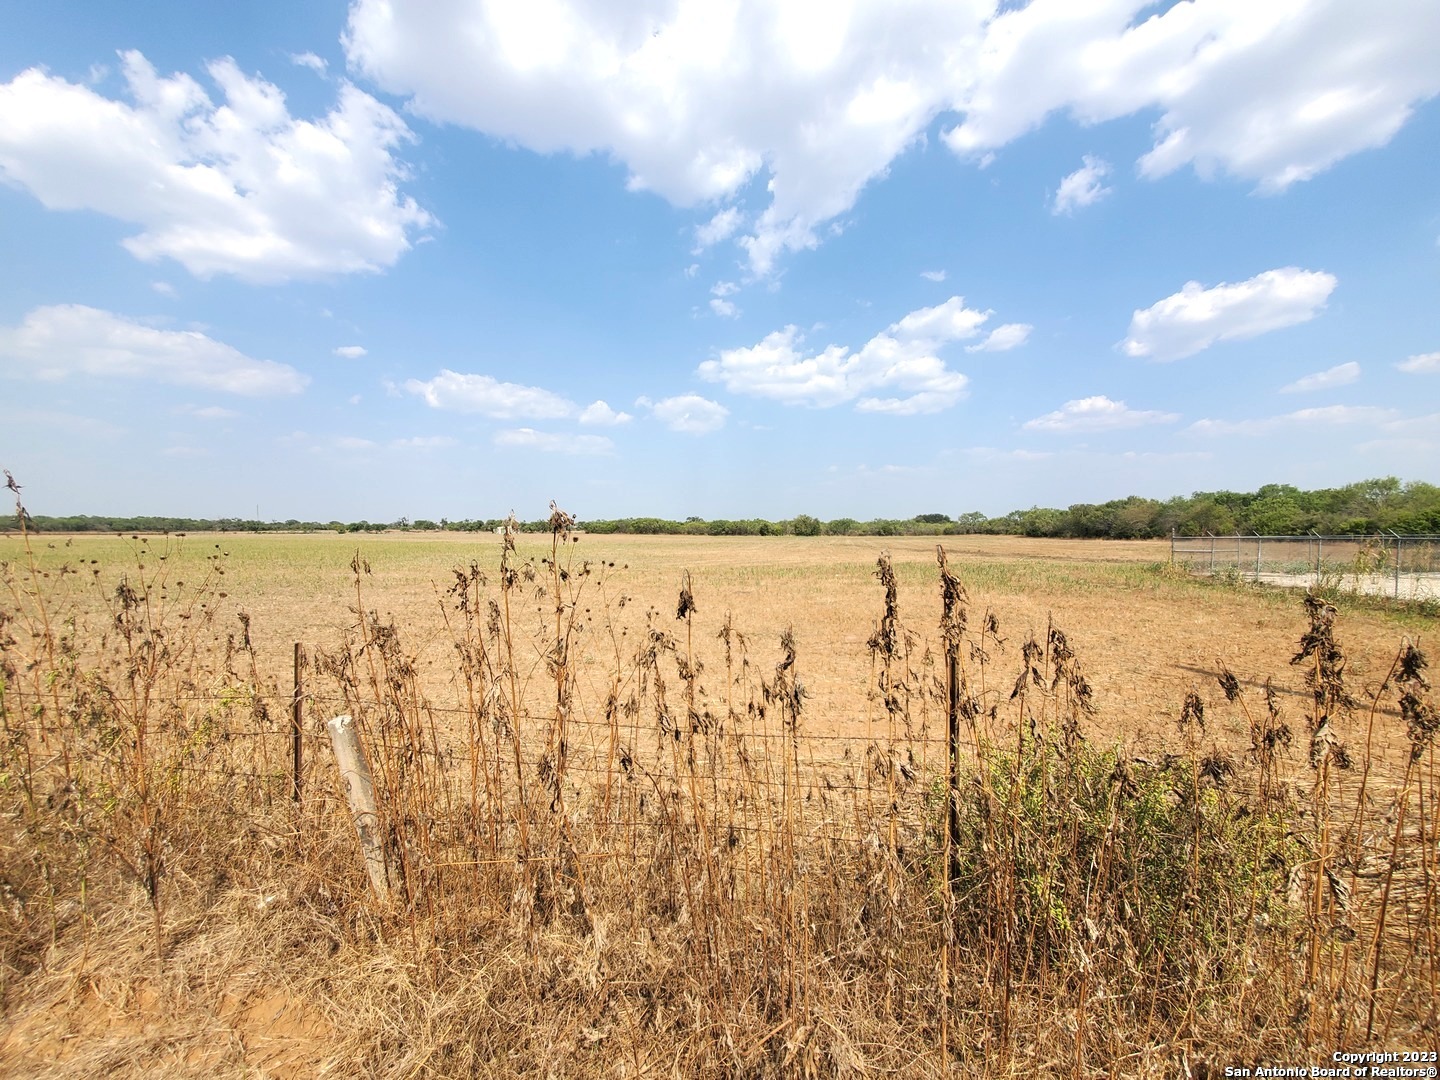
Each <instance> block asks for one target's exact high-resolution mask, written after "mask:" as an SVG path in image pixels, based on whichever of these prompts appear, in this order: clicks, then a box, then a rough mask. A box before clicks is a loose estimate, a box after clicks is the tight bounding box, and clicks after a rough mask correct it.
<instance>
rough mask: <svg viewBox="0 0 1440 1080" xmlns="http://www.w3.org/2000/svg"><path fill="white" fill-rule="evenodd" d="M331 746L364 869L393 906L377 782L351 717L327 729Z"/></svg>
mask: <svg viewBox="0 0 1440 1080" xmlns="http://www.w3.org/2000/svg"><path fill="white" fill-rule="evenodd" d="M326 727H328V728H329V729H330V743H331V745H332V746H334V747H335V761H336V763H337V764H338V765H339V766H340V779H341V780H342V781H343V782H344V784H345V795H346V797H347V798H348V799H349V801H350V813H351V814H352V815H353V816H354V818H355V832H356V834H357V835H358V836H359V837H360V852H361V854H362V855H364V856H365V869H366V871H367V872H368V873H369V875H370V887H371V888H372V889H373V890H374V891H375V895H376V897H378V898H379V899H380V901H381V902H382V903H386V904H388V903H389V902H390V875H389V874H388V873H387V872H386V863H385V841H384V838H383V837H382V836H381V835H380V814H379V810H378V808H377V807H376V805H375V782H374V781H373V780H372V779H371V777H370V763H369V762H368V761H366V760H365V750H364V748H363V747H362V746H361V745H360V733H359V732H358V731H356V730H355V721H354V720H352V719H351V718H350V717H349V716H337V717H335V718H334V719H333V720H331V721H330V723H329V724H327V725H326Z"/></svg>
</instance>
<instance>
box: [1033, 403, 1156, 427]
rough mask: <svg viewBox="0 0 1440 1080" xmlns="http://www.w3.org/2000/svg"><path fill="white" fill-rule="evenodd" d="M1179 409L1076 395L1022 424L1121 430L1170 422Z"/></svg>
mask: <svg viewBox="0 0 1440 1080" xmlns="http://www.w3.org/2000/svg"><path fill="white" fill-rule="evenodd" d="M1179 419H1180V414H1179V413H1170V412H1159V411H1155V410H1146V409H1132V408H1130V406H1128V405H1126V404H1125V402H1123V401H1111V400H1110V399H1109V398H1108V397H1104V396H1103V395H1097V396H1095V397H1087V398H1077V399H1076V400H1074V401H1067V402H1066V403H1065V404H1064V405H1061V406H1060V408H1058V409H1056V410H1055V411H1054V412H1050V413H1046V414H1045V415H1044V416H1037V417H1036V418H1035V419H1034V420H1027V421H1025V423H1024V425H1022V426H1023V427H1024V428H1025V430H1026V431H1120V430H1124V429H1127V428H1137V427H1146V426H1148V425H1150V424H1173V423H1174V422H1175V421H1176V420H1179Z"/></svg>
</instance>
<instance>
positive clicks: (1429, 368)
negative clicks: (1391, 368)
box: [1395, 352, 1440, 375]
mask: <svg viewBox="0 0 1440 1080" xmlns="http://www.w3.org/2000/svg"><path fill="white" fill-rule="evenodd" d="M1395 366H1396V367H1397V368H1399V369H1400V370H1401V371H1404V372H1408V373H1409V374H1411V375H1440V352H1432V353H1419V354H1418V355H1416V356H1411V357H1409V358H1407V359H1405V360H1401V361H1400V363H1398V364H1396V365H1395Z"/></svg>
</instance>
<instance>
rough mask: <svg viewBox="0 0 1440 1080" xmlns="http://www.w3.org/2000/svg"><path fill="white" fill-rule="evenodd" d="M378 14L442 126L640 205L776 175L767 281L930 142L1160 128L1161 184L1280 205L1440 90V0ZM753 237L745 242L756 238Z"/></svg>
mask: <svg viewBox="0 0 1440 1080" xmlns="http://www.w3.org/2000/svg"><path fill="white" fill-rule="evenodd" d="M1154 6H1155V5H1153V4H1152V3H1150V2H1149V0H1089V2H1085V3H1077V2H1076V0H1031V2H1030V3H1028V4H1025V5H1023V6H1016V5H1011V4H1006V5H1000V7H1001V10H1000V11H998V12H997V10H996V8H997V5H996V4H995V3H993V2H990V0H911V2H908V3H906V4H903V5H896V4H894V3H890V2H887V0H849V2H846V3H841V4H819V3H800V2H795V3H783V4H775V3H769V2H764V0H734V2H731V3H713V2H711V0H669V2H667V3H664V4H650V3H647V4H638V5H636V4H619V5H614V4H610V5H607V4H595V3H589V2H584V0H543V2H537V3H532V4H507V3H501V2H498V0H491V2H484V0H435V2H433V3H427V4H397V3H394V2H393V0H355V2H354V3H352V4H351V5H350V15H349V23H348V26H347V29H346V32H345V35H344V46H345V50H346V55H347V58H348V60H349V63H350V64H351V66H352V68H353V69H354V70H356V71H358V72H361V73H363V74H364V75H366V76H367V77H369V78H371V79H373V80H374V81H375V82H376V83H377V84H378V85H379V86H381V87H383V88H384V89H385V90H387V91H389V92H391V93H395V94H399V95H404V96H407V97H408V98H409V99H410V100H409V107H410V108H412V109H413V110H414V111H415V112H417V113H418V114H419V115H422V116H425V117H427V118H429V119H432V120H436V121H441V122H449V123H456V124H462V125H465V126H468V127H471V128H474V129H477V130H479V131H483V132H486V133H488V134H490V135H492V136H494V137H496V138H499V139H502V140H507V141H511V142H514V143H516V144H518V145H520V146H524V147H527V148H529V149H531V150H534V151H537V152H539V153H557V152H568V153H572V154H576V155H586V154H592V153H599V154H605V155H608V156H610V157H612V158H613V159H615V160H617V161H618V162H620V163H622V164H623V165H624V167H625V168H626V169H627V170H628V173H629V185H630V187H631V188H632V189H635V190H648V191H654V192H657V193H658V194H660V195H661V196H663V197H664V198H666V199H668V200H669V201H670V202H672V203H674V204H676V205H680V206H702V205H714V204H715V203H716V202H721V203H724V202H728V201H730V200H733V199H735V198H737V197H738V196H740V195H741V194H742V193H744V192H745V191H746V190H747V189H748V188H750V187H751V185H756V186H759V185H758V184H757V181H760V182H763V186H764V189H765V192H766V194H767V195H768V199H769V202H768V205H766V206H765V207H764V208H763V209H762V210H760V211H759V213H758V214H754V215H746V216H747V218H748V221H749V223H748V225H745V226H742V225H741V224H740V223H739V220H738V219H731V218H729V217H726V216H724V215H727V214H729V213H730V211H731V210H733V209H735V208H734V207H727V208H726V209H724V210H720V211H712V212H711V213H710V216H709V217H708V220H707V221H706V222H705V223H704V224H702V225H701V226H699V228H698V229H697V235H696V240H697V243H699V244H700V245H701V246H704V243H705V241H706V240H707V239H709V238H710V237H711V236H714V237H716V238H717V239H718V238H722V237H721V236H720V234H722V233H726V230H727V229H731V228H732V225H733V230H734V231H733V233H726V235H735V236H737V237H738V239H739V242H740V243H741V245H742V247H743V248H744V249H745V250H746V252H747V254H748V257H749V261H750V266H751V269H752V270H753V271H754V272H756V273H757V274H762V275H763V274H767V273H769V272H770V271H771V270H772V268H773V267H774V265H775V262H776V260H777V259H779V258H780V257H782V256H783V255H784V254H785V253H787V252H793V251H798V250H802V249H805V248H810V247H814V246H816V245H817V244H818V243H819V242H820V239H821V237H822V236H823V235H824V234H825V232H826V226H828V225H829V224H830V223H832V222H834V221H835V220H836V219H839V218H841V217H842V216H843V215H844V214H846V213H847V212H848V211H850V210H851V209H852V208H853V207H854V205H855V203H856V200H857V198H858V196H859V194H860V192H861V191H863V190H864V188H865V187H866V186H867V185H868V184H870V183H871V182H874V181H877V180H880V179H882V178H883V177H884V176H885V175H886V173H887V172H888V170H889V168H890V166H891V164H892V163H893V162H894V161H895V159H896V158H897V157H899V156H900V155H901V154H903V153H904V152H905V151H906V150H907V149H908V148H910V147H912V146H914V145H916V144H917V143H918V142H920V141H921V140H922V139H923V138H924V136H925V132H926V130H927V128H928V127H929V126H930V125H931V123H932V122H934V121H935V120H936V118H937V117H944V119H943V120H942V123H943V124H946V125H948V126H946V127H945V128H944V130H943V135H942V137H943V139H944V141H945V142H946V143H947V144H948V145H949V146H950V147H951V148H952V149H953V150H955V151H956V152H957V153H960V154H962V155H965V156H967V157H973V158H975V159H977V160H978V161H979V162H980V164H981V165H982V166H983V165H984V164H985V163H986V162H987V161H988V160H989V159H990V158H991V157H992V156H993V154H994V153H995V152H996V151H997V150H999V149H1000V148H1002V147H1004V146H1005V145H1006V144H1008V143H1010V142H1011V141H1013V140H1015V139H1017V138H1019V137H1021V136H1022V135H1024V134H1025V133H1026V132H1028V131H1031V130H1033V129H1035V128H1037V127H1039V126H1040V125H1041V124H1042V123H1043V122H1044V121H1045V120H1046V119H1047V117H1049V116H1051V115H1052V114H1054V113H1057V112H1058V113H1062V114H1068V116H1069V117H1071V118H1072V119H1073V120H1074V121H1076V122H1078V123H1080V124H1098V123H1102V122H1105V121H1108V120H1112V119H1117V118H1120V117H1125V116H1133V115H1137V114H1144V115H1150V114H1153V115H1155V116H1157V117H1158V119H1157V121H1156V122H1155V125H1154V138H1153V143H1152V146H1151V148H1150V150H1149V151H1148V152H1147V153H1146V154H1145V155H1144V157H1143V158H1142V159H1141V160H1140V162H1139V166H1140V171H1141V174H1142V175H1143V176H1146V177H1151V178H1155V177H1160V176H1164V175H1166V174H1167V173H1170V172H1172V171H1174V170H1176V169H1179V168H1181V167H1184V166H1191V167H1193V168H1194V169H1195V170H1196V171H1197V172H1199V173H1200V174H1201V175H1202V176H1209V175H1211V174H1213V173H1216V172H1225V173H1229V174H1231V175H1234V176H1237V177H1240V178H1242V179H1245V180H1251V181H1254V182H1256V183H1257V184H1258V186H1259V187H1260V188H1261V189H1263V190H1280V189H1283V188H1285V187H1286V186H1288V185H1290V184H1293V183H1295V182H1297V181H1300V180H1304V179H1306V178H1308V177H1310V176H1313V175H1315V174H1316V173H1318V172H1320V171H1322V170H1324V169H1326V168H1329V167H1330V166H1331V165H1333V164H1334V163H1335V162H1337V161H1340V160H1341V159H1343V158H1345V157H1346V156H1348V155H1350V154H1353V153H1356V152H1357V151H1360V150H1365V149H1369V148H1372V147H1377V146H1381V145H1384V144H1385V143H1386V142H1387V141H1389V139H1390V138H1391V137H1392V136H1393V135H1394V134H1395V132H1396V131H1397V130H1398V129H1399V128H1400V127H1401V126H1402V125H1403V124H1404V123H1405V122H1406V120H1407V119H1408V118H1409V117H1410V115H1411V113H1412V112H1413V110H1414V108H1415V106H1416V105H1417V104H1419V103H1421V102H1423V101H1425V100H1427V99H1429V98H1430V97H1433V96H1434V95H1435V94H1436V93H1437V92H1440V64H1436V63H1435V55H1434V46H1433V42H1435V41H1436V40H1440V5H1437V4H1435V3H1434V0H1389V2H1387V3H1385V4H1382V5H1365V4H1358V3H1355V2H1354V0H1284V2H1276V3H1242V2H1240V0H1194V2H1189V3H1180V4H1172V5H1170V6H1169V7H1168V8H1167V9H1166V10H1164V11H1163V12H1162V13H1153V11H1152V9H1153V8H1154ZM742 230H745V231H743V233H742Z"/></svg>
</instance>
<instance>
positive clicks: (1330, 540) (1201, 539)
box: [1170, 532, 1440, 600]
mask: <svg viewBox="0 0 1440 1080" xmlns="http://www.w3.org/2000/svg"><path fill="white" fill-rule="evenodd" d="M1170 562H1171V563H1172V564H1175V565H1180V566H1184V567H1186V568H1188V569H1189V570H1191V571H1192V572H1194V573H1200V574H1224V575H1229V576H1236V577H1241V578H1245V579H1248V580H1251V581H1261V582H1264V583H1266V584H1271V585H1290V586H1310V585H1315V586H1326V587H1333V588H1339V589H1343V590H1348V591H1350V592H1355V593H1363V594H1368V595H1372V596H1393V597H1395V598H1396V599H1407V600H1427V599H1440V535H1436V534H1433V533H1427V534H1414V533H1410V534H1405V533H1396V532H1385V533H1375V534H1372V535H1369V536H1321V535H1320V534H1318V533H1313V532H1312V533H1307V534H1305V535H1303V536H1258V535H1251V536H1245V535H1242V534H1239V533H1236V534H1235V535H1233V536H1216V535H1213V534H1211V533H1204V534H1202V535H1200V536H1180V535H1177V534H1176V533H1174V532H1172V533H1171V534H1170Z"/></svg>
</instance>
